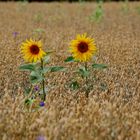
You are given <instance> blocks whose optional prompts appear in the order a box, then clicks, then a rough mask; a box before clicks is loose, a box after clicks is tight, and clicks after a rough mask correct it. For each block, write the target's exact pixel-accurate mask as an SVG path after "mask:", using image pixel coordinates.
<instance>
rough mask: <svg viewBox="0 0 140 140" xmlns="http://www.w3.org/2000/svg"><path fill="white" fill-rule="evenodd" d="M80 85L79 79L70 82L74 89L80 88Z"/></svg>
mask: <svg viewBox="0 0 140 140" xmlns="http://www.w3.org/2000/svg"><path fill="white" fill-rule="evenodd" d="M79 87H80V86H79V83H78V82H77V81H74V82H72V83H71V84H70V88H72V89H73V90H76V89H78V88H79Z"/></svg>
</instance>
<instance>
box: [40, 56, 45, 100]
mask: <svg viewBox="0 0 140 140" xmlns="http://www.w3.org/2000/svg"><path fill="white" fill-rule="evenodd" d="M41 69H42V70H43V69H44V65H43V59H41ZM42 77H43V80H42V88H43V101H45V100H46V93H45V80H44V78H45V76H44V74H42Z"/></svg>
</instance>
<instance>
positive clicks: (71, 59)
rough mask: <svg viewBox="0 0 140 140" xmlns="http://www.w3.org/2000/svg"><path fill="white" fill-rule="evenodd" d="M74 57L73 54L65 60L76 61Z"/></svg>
mask: <svg viewBox="0 0 140 140" xmlns="http://www.w3.org/2000/svg"><path fill="white" fill-rule="evenodd" d="M74 61H75V60H74V57H73V56H69V57H67V59H65V62H74Z"/></svg>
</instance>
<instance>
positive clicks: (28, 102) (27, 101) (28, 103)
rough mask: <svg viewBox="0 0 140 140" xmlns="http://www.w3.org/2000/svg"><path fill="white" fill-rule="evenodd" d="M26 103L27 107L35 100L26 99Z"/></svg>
mask: <svg viewBox="0 0 140 140" xmlns="http://www.w3.org/2000/svg"><path fill="white" fill-rule="evenodd" d="M24 103H25V104H26V105H31V104H32V103H33V99H31V98H28V99H25V102H24Z"/></svg>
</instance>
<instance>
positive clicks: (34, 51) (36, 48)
mask: <svg viewBox="0 0 140 140" xmlns="http://www.w3.org/2000/svg"><path fill="white" fill-rule="evenodd" d="M30 51H31V53H32V54H38V53H39V47H38V46H37V45H32V46H31V47H30Z"/></svg>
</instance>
